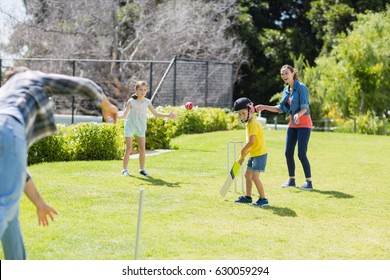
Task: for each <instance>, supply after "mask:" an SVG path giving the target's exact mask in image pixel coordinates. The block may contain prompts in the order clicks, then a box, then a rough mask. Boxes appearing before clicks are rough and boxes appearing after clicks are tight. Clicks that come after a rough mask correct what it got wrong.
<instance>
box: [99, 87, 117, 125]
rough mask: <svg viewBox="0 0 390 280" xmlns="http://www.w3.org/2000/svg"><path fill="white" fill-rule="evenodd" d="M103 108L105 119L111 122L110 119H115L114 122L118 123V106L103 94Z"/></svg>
mask: <svg viewBox="0 0 390 280" xmlns="http://www.w3.org/2000/svg"><path fill="white" fill-rule="evenodd" d="M100 107H101V108H102V115H103V118H104V121H106V122H109V121H110V119H112V120H113V122H114V123H116V121H117V118H118V108H117V107H116V106H115V105H113V104H111V102H110V101H109V100H108V99H107V97H106V96H105V95H104V94H103V101H102V104H101V105H100Z"/></svg>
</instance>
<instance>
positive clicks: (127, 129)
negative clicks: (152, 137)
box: [125, 125, 145, 138]
mask: <svg viewBox="0 0 390 280" xmlns="http://www.w3.org/2000/svg"><path fill="white" fill-rule="evenodd" d="M134 135H135V136H137V137H143V138H145V131H134V130H133V129H131V128H130V127H128V126H127V125H125V137H133V136H134Z"/></svg>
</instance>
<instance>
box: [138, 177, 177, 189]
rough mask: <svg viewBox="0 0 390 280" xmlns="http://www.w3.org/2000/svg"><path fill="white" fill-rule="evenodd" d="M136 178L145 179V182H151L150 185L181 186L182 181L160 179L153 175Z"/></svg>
mask: <svg viewBox="0 0 390 280" xmlns="http://www.w3.org/2000/svg"><path fill="white" fill-rule="evenodd" d="M136 178H137V179H139V180H142V181H145V182H147V183H149V185H153V186H165V187H168V188H180V187H181V186H180V184H181V183H180V182H175V183H171V182H167V181H165V180H162V179H159V178H154V177H152V176H149V177H136Z"/></svg>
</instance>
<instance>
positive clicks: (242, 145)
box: [227, 140, 245, 193]
mask: <svg viewBox="0 0 390 280" xmlns="http://www.w3.org/2000/svg"><path fill="white" fill-rule="evenodd" d="M230 144H233V156H234V161H236V160H237V145H238V144H240V147H241V149H240V151H241V150H242V148H243V147H244V142H243V141H234V140H229V141H228V142H227V172H228V174H229V172H230V169H231V168H232V166H233V165H231V163H230V150H231V149H230ZM236 179H237V177H235V178H234V191H235V192H237V180H236ZM244 185H245V184H244V164H242V165H241V191H242V192H243V193H245V188H244Z"/></svg>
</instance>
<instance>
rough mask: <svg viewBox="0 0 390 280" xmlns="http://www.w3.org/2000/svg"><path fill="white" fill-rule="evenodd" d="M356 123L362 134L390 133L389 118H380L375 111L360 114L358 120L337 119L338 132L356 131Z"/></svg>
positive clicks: (358, 130) (357, 129)
mask: <svg viewBox="0 0 390 280" xmlns="http://www.w3.org/2000/svg"><path fill="white" fill-rule="evenodd" d="M355 125H356V132H357V133H360V134H377V135H383V134H385V135H389V134H390V131H389V129H390V125H389V121H388V120H387V119H379V118H378V117H377V116H375V113H373V112H370V111H369V112H367V113H366V114H364V115H359V116H358V117H357V118H356V120H354V119H349V120H337V121H336V126H337V128H336V131H337V132H348V133H351V132H354V127H355Z"/></svg>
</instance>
